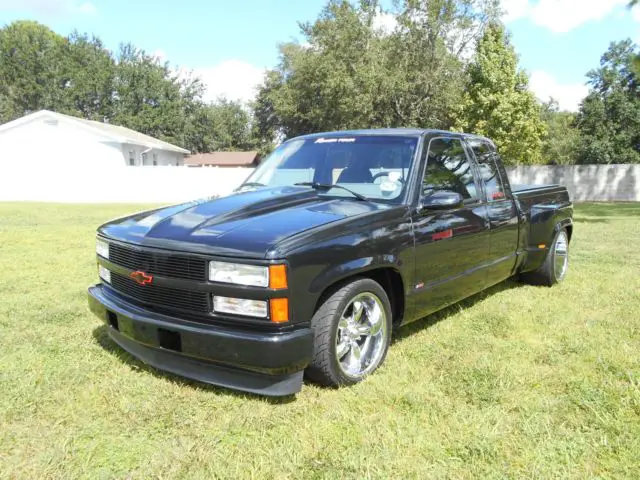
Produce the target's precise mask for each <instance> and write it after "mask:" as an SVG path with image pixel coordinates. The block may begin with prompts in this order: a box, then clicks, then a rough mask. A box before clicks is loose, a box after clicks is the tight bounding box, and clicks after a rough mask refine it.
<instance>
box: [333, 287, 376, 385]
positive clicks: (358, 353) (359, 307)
mask: <svg viewBox="0 0 640 480" xmlns="http://www.w3.org/2000/svg"><path fill="white" fill-rule="evenodd" d="M387 335H388V333H387V318H386V314H385V310H384V307H383V306H382V302H381V301H380V299H379V298H378V297H377V296H376V295H375V294H373V293H371V292H364V293H360V294H358V295H356V296H355V297H354V298H353V299H351V301H350V302H349V303H348V304H347V307H346V308H345V309H344V311H343V312H342V315H341V316H340V320H339V321H338V332H337V335H336V344H335V349H336V350H335V352H336V358H337V360H338V365H339V366H340V370H342V372H343V373H344V374H345V375H347V376H348V377H351V378H354V379H356V378H361V377H363V376H364V375H366V374H367V373H369V372H370V371H372V370H374V369H375V368H376V367H377V366H378V364H379V363H380V361H381V360H382V357H383V356H384V353H385V346H386V340H387Z"/></svg>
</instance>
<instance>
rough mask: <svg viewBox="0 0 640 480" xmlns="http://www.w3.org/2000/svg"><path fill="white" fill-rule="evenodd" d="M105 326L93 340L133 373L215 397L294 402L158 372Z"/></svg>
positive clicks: (290, 398) (97, 332)
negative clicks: (113, 338)
mask: <svg viewBox="0 0 640 480" xmlns="http://www.w3.org/2000/svg"><path fill="white" fill-rule="evenodd" d="M107 328H108V327H107V326H106V325H100V326H99V327H97V328H95V329H94V330H93V338H94V339H95V341H96V343H97V344H98V345H100V347H102V348H103V349H104V350H105V351H107V352H108V353H110V354H111V355H113V356H114V357H116V358H117V359H118V360H119V361H121V362H122V363H124V364H127V365H128V366H129V367H130V368H131V369H132V370H135V371H143V372H145V373H150V374H151V375H153V376H154V377H157V378H162V379H163V380H167V381H170V382H173V383H177V384H179V385H184V386H188V387H190V388H193V389H196V390H203V391H207V392H211V393H215V394H217V395H228V396H231V397H238V398H241V399H243V400H257V401H262V402H266V403H269V404H272V405H283V404H287V403H291V402H292V401H294V400H295V398H296V397H295V395H288V396H284V397H267V396H263V395H257V394H253V393H248V392H239V391H236V390H231V389H228V388H224V387H218V386H215V385H208V384H206V383H201V382H197V381H194V380H189V379H187V378H183V377H180V376H178V375H174V374H172V373H169V372H164V371H162V370H158V369H156V368H154V367H151V366H149V365H147V364H146V363H143V362H141V361H140V360H138V359H137V358H136V357H134V356H132V355H130V354H129V353H128V352H126V351H125V350H123V349H122V348H120V347H119V346H118V345H117V344H116V343H115V342H113V340H111V339H110V338H109V335H108V334H107Z"/></svg>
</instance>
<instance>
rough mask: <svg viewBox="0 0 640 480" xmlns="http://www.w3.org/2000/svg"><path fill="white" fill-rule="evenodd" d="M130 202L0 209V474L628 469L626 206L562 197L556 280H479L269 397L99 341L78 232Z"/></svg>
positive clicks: (632, 249)
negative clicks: (571, 219) (560, 274)
mask: <svg viewBox="0 0 640 480" xmlns="http://www.w3.org/2000/svg"><path fill="white" fill-rule="evenodd" d="M139 209H140V207H139V206H136V207H132V206H113V205H112V206H88V205H83V206H74V205H45V204H26V203H25V204H6V203H5V204H1V203H0V477H6V478H29V479H32V478H34V479H35V478H48V477H63V478H76V477H81V478H91V479H93V478H113V477H117V478H160V477H161V478H166V477H179V478H212V477H222V478H247V477H249V478H250V477H253V478H265V477H266V478H305V479H306V478H345V477H354V478H367V477H399V478H427V477H430V478H433V477H453V478H473V477H488V478H497V477H543V478H550V477H573V478H585V477H592V478H593V477H599V478H625V477H626V478H638V475H639V472H640V253H639V252H640V205H637V204H618V205H610V204H609V205H608V204H591V205H578V206H577V207H576V224H575V233H574V239H573V241H572V244H571V249H572V250H571V261H572V263H571V266H570V272H569V275H568V277H567V279H566V281H565V282H564V283H563V284H562V285H560V286H557V287H554V288H544V287H531V286H521V285H519V284H517V283H513V282H507V283H504V284H501V285H498V286H496V287H494V288H492V289H490V290H489V291H488V292H485V293H483V294H480V295H478V296H475V297H473V298H471V299H468V300H466V301H464V302H463V303H461V304H459V305H456V306H454V307H452V308H449V309H447V310H446V311H444V312H440V313H438V314H436V315H434V316H432V317H430V318H427V319H425V320H422V321H420V322H418V323H416V324H413V325H411V326H409V327H407V328H405V329H404V330H403V331H402V332H401V335H400V336H399V337H398V338H396V340H395V342H394V344H393V345H392V348H391V350H390V353H389V356H388V357H387V360H386V363H385V364H384V366H383V367H382V368H381V369H380V370H379V371H378V372H377V373H376V374H375V375H373V376H372V377H370V378H369V379H367V380H366V381H365V382H364V383H362V384H360V385H357V386H355V387H352V388H345V389H340V390H330V389H323V388H319V387H317V386H315V385H312V384H308V383H307V384H305V386H304V388H303V390H302V392H301V393H300V394H298V395H297V397H296V398H295V399H293V400H291V399H289V400H275V401H274V400H269V399H265V398H260V397H255V396H251V395H244V394H238V393H234V392H231V391H228V390H224V389H218V388H215V387H207V386H202V385H199V384H195V383H192V382H187V381H183V380H181V379H179V378H178V377H175V376H171V375H167V374H162V373H159V372H157V371H155V370H153V369H150V368H148V367H146V366H144V365H143V364H141V363H140V362H138V361H137V360H135V359H134V358H132V357H131V356H129V355H127V354H125V353H123V352H122V351H120V350H119V349H117V348H116V347H115V346H113V345H112V344H111V342H110V341H109V340H108V339H107V337H106V334H105V328H104V327H103V326H102V324H101V322H100V321H99V320H98V319H97V318H95V317H94V316H93V315H92V314H90V313H89V311H88V309H87V307H86V294H85V289H86V287H87V285H89V284H90V283H92V282H95V280H96V267H95V258H94V248H95V246H94V241H95V237H94V230H95V227H96V226H97V225H98V224H100V223H102V222H103V221H106V220H108V219H110V218H112V217H115V216H118V215H121V214H124V213H126V212H130V211H133V210H139Z"/></svg>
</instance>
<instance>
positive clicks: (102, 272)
mask: <svg viewBox="0 0 640 480" xmlns="http://www.w3.org/2000/svg"><path fill="white" fill-rule="evenodd" d="M98 276H99V277H100V278H101V279H102V280H103V281H104V282H107V283H111V272H110V271H109V270H107V269H106V268H104V267H103V266H102V265H98Z"/></svg>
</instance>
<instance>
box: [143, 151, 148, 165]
mask: <svg viewBox="0 0 640 480" xmlns="http://www.w3.org/2000/svg"><path fill="white" fill-rule="evenodd" d="M145 163H147V154H146V153H143V154H142V165H144V164H145Z"/></svg>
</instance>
